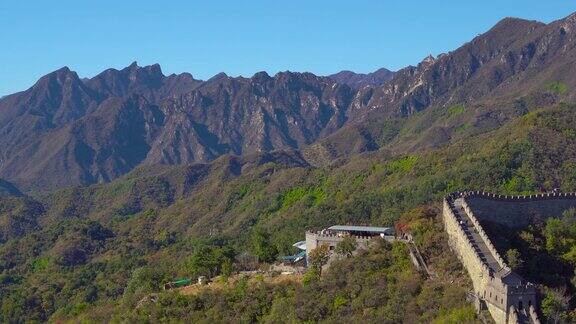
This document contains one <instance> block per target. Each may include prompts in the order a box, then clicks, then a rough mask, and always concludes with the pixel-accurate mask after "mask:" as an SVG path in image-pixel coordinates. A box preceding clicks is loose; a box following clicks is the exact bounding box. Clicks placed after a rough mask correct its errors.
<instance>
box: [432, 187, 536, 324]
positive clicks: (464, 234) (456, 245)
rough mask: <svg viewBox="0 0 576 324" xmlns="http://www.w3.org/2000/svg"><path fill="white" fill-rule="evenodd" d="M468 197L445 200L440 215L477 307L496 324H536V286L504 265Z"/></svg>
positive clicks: (470, 195) (458, 195)
mask: <svg viewBox="0 0 576 324" xmlns="http://www.w3.org/2000/svg"><path fill="white" fill-rule="evenodd" d="M481 194H482V195H486V194H484V193H481ZM479 195H480V193H479ZM470 197H475V193H471V192H462V193H454V194H451V195H449V196H448V197H446V198H445V199H444V201H443V214H442V216H443V221H444V226H445V229H446V232H447V234H448V241H449V245H450V247H451V249H453V250H454V251H455V252H456V254H457V255H458V257H459V259H460V260H461V261H462V263H463V265H464V267H465V268H466V270H467V271H468V273H469V275H470V278H471V280H472V285H473V287H474V294H475V295H476V296H477V298H478V299H479V300H480V301H481V302H480V303H479V304H480V305H482V304H485V306H486V307H487V308H488V310H489V311H490V314H491V315H492V317H493V318H494V320H495V321H496V323H516V322H518V321H520V320H519V318H522V320H527V321H530V322H538V319H537V317H536V311H535V306H536V288H535V286H534V285H532V284H531V283H528V282H525V281H524V280H523V279H522V278H521V277H520V276H519V275H517V274H516V273H514V272H513V271H512V270H511V269H510V267H508V265H506V263H505V262H504V259H503V258H502V257H501V256H500V254H499V253H498V251H497V250H496V248H495V247H494V245H493V244H492V242H491V241H490V239H489V237H488V235H487V234H486V232H485V231H484V229H483V228H482V226H481V225H480V222H479V221H478V219H477V217H476V216H475V214H474V211H473V209H472V208H471V207H470V206H469V204H468V202H467V199H468V198H470ZM502 199H504V198H502Z"/></svg>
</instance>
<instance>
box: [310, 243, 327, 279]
mask: <svg viewBox="0 0 576 324" xmlns="http://www.w3.org/2000/svg"><path fill="white" fill-rule="evenodd" d="M308 259H309V262H310V265H311V266H312V267H313V268H314V269H316V271H318V274H322V267H323V266H324V265H325V264H326V263H327V262H328V260H329V259H330V248H329V247H328V245H326V244H322V245H320V246H317V247H316V248H315V249H314V250H312V251H311V252H310V256H309V258H308Z"/></svg>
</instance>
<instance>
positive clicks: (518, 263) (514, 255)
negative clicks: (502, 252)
mask: <svg viewBox="0 0 576 324" xmlns="http://www.w3.org/2000/svg"><path fill="white" fill-rule="evenodd" d="M506 260H508V265H509V266H510V268H512V269H513V270H519V269H522V266H523V265H524V260H522V257H521V256H520V252H518V250H517V249H509V250H508V251H506Z"/></svg>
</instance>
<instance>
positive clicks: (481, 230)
mask: <svg viewBox="0 0 576 324" xmlns="http://www.w3.org/2000/svg"><path fill="white" fill-rule="evenodd" d="M462 207H464V211H465V212H466V213H467V214H468V215H469V216H470V219H471V220H472V223H473V224H474V227H475V228H476V230H477V231H478V234H479V235H480V237H481V238H482V241H484V244H486V246H487V247H488V250H489V251H490V253H491V254H492V255H493V256H494V258H495V259H496V261H497V262H498V265H499V266H500V268H501V269H504V270H505V271H512V269H510V267H509V266H508V265H507V264H506V262H504V258H502V256H501V255H500V253H498V251H497V250H496V247H494V244H492V240H490V238H489V237H488V235H487V234H486V232H485V231H484V228H483V227H482V225H481V224H480V222H479V221H478V218H477V217H476V215H474V212H473V211H472V209H471V208H470V206H468V203H467V202H466V199H464V202H463V203H462Z"/></svg>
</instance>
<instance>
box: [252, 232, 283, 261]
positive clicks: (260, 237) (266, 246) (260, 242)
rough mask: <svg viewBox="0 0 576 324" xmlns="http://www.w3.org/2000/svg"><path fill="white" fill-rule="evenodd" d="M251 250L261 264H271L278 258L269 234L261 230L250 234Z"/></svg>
mask: <svg viewBox="0 0 576 324" xmlns="http://www.w3.org/2000/svg"><path fill="white" fill-rule="evenodd" d="M252 248H253V249H254V254H255V255H256V256H257V257H258V260H259V261H261V262H267V263H270V262H273V261H275V260H276V257H277V256H278V249H277V248H276V246H275V245H274V244H272V242H271V240H270V234H269V233H268V232H265V231H264V230H262V229H257V230H255V231H254V233H253V234H252Z"/></svg>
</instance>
